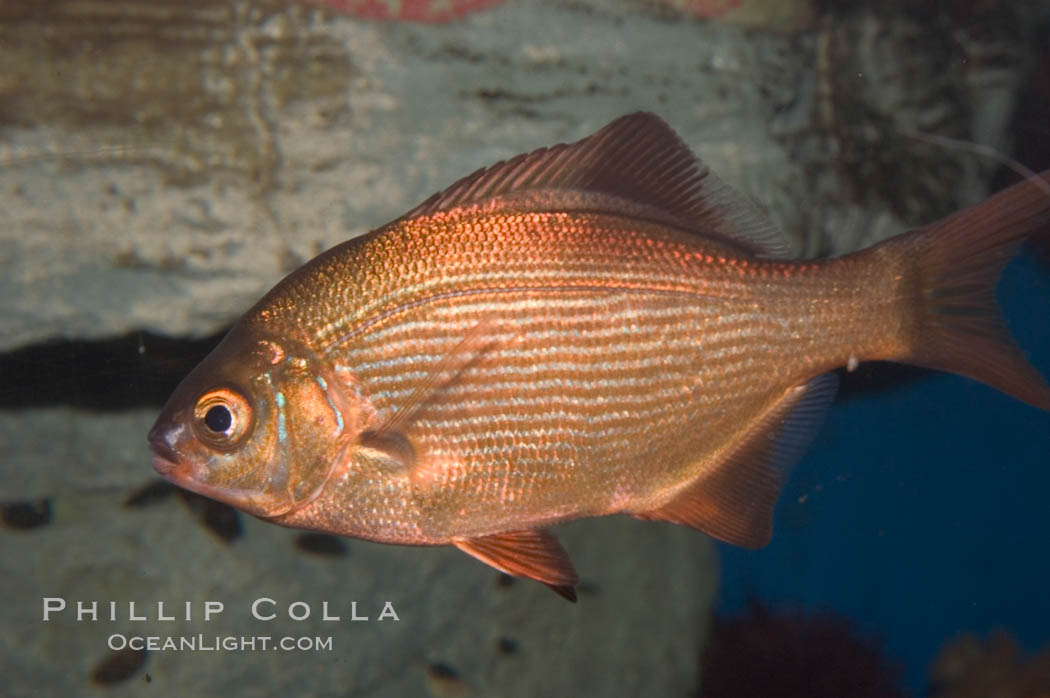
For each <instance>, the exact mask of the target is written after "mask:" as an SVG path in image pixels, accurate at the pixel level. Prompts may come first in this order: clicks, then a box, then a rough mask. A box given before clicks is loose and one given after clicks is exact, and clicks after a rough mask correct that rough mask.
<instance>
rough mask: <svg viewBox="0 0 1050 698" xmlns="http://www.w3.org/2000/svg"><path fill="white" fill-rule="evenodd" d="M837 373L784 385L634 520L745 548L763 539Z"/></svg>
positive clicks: (831, 394) (819, 421) (821, 417)
mask: <svg viewBox="0 0 1050 698" xmlns="http://www.w3.org/2000/svg"><path fill="white" fill-rule="evenodd" d="M837 389H838V376H836V375H835V374H834V373H825V374H824V375H822V376H819V377H817V378H814V379H813V380H811V381H810V382H809V383H806V384H805V385H800V386H797V387H794V388H792V389H790V390H788V391H787V392H786V393H785V394H784V396H783V397H782V398H781V399H780V400H779V401H778V402H777V403H776V404H775V405H774V406H773V407H772V408H771V409H770V410H768V411H767V412H766V414H765V415H764V416H763V417H762V419H761V420H760V421H759V422H758V423H757V424H756V425H755V426H754V427H753V428H752V429H751V431H750V433H748V434H747V436H746V437H745V438H744V439H743V440H742V441H741V443H740V444H739V445H738V446H737V447H736V448H734V449H733V450H732V451H731V452H730V453H728V454H727V455H726V457H725V459H724V460H723V461H722V462H721V463H719V464H718V465H717V467H715V468H713V469H712V470H711V471H710V472H707V473H704V474H703V475H701V476H700V477H699V478H697V480H696V481H694V482H692V483H691V484H690V485H689V486H688V487H686V489H685V490H683V491H682V492H680V493H679V494H678V496H676V497H675V498H674V499H672V500H671V501H670V502H668V503H667V504H665V505H664V506H662V507H660V508H659V509H655V510H653V511H646V512H638V513H635V514H634V515H635V516H636V517H637V518H639V519H649V520H654V519H655V520H660V521H670V522H672V523H677V524H682V525H685V526H691V527H693V528H695V529H698V530H700V531H703V532H704V533H706V534H708V535H709V536H713V537H715V538H717V539H718V540H721V541H725V542H726V543H732V544H733V545H740V546H743V547H746V548H759V547H762V546H763V545H765V544H766V543H768V542H769V538H770V535H771V534H772V527H773V509H774V507H775V506H776V503H777V497H778V496H779V495H780V490H781V488H782V487H783V485H784V479H785V477H786V475H787V472H788V469H789V468H790V467H791V466H792V465H794V464H795V462H796V461H797V460H798V459H799V458H801V457H802V453H803V451H805V450H806V448H807V447H808V446H809V443H810V441H812V440H813V436H814V435H815V434H816V433H817V430H818V429H819V428H820V425H821V424H823V423H824V415H825V413H826V412H827V408H828V405H830V404H831V401H832V400H833V399H834V398H835V392H836V391H837Z"/></svg>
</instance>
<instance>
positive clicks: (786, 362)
mask: <svg viewBox="0 0 1050 698" xmlns="http://www.w3.org/2000/svg"><path fill="white" fill-rule="evenodd" d="M1047 181H1050V171H1048V172H1044V173H1043V174H1041V175H1038V181H1021V182H1019V183H1017V184H1015V185H1013V186H1012V187H1010V188H1008V189H1006V190H1004V191H1002V192H1000V193H998V194H995V195H994V196H992V197H990V198H988V199H987V200H985V201H984V202H982V203H979V204H977V205H976V206H974V207H972V208H969V209H967V210H964V211H961V212H959V213H956V214H954V215H951V216H949V217H947V218H945V219H943V220H940V221H938V222H935V223H932V224H929V225H926V226H924V227H921V228H918V229H915V230H912V231H909V232H905V233H902V234H901V235H898V236H896V237H893V238H891V239H888V240H886V241H884V242H881V243H879V244H876V245H874V246H871V247H869V248H866V249H863V250H860V251H858V252H855V253H852V254H846V255H843V256H840V257H835V258H828V259H796V258H794V256H793V254H792V251H791V250H792V247H791V242H790V240H789V239H788V238H787V237H786V236H785V235H784V234H783V233H782V232H780V231H779V230H778V229H777V228H776V227H775V226H774V225H773V224H771V223H770V222H769V220H768V219H767V218H766V216H765V215H764V214H763V213H762V212H761V210H760V209H759V208H758V207H757V206H756V205H755V204H754V203H753V202H752V201H751V200H750V199H749V198H747V197H746V196H744V195H742V194H740V193H738V192H736V191H735V190H733V189H732V188H730V187H729V186H728V185H727V184H725V183H723V182H722V181H721V180H720V179H719V178H718V177H717V176H716V175H715V174H714V173H712V172H711V170H710V169H709V168H708V167H707V166H706V165H704V164H703V163H702V162H701V161H700V160H699V159H697V158H696V157H695V156H694V154H693V153H692V152H691V150H690V149H689V148H688V146H687V145H686V144H685V143H684V142H683V141H682V140H681V139H680V138H679V137H678V135H677V134H676V133H675V132H674V131H673V130H672V129H671V127H670V126H668V125H667V123H666V122H664V121H663V120H662V119H660V118H659V117H658V116H656V115H653V114H650V113H644V112H640V113H635V114H630V115H627V116H623V117H621V118H619V119H617V120H615V121H613V122H612V123H610V124H609V125H607V126H606V127H604V128H602V129H601V130H599V131H597V132H596V133H594V134H593V135H591V136H589V137H587V138H584V139H583V140H580V141H578V142H575V143H571V144H560V145H555V146H552V147H548V148H541V149H539V150H536V151H534V152H531V153H527V154H523V155H520V156H518V157H515V158H512V159H509V160H507V161H504V162H501V163H497V164H496V165H493V166H491V167H488V168H483V169H481V170H478V171H477V172H475V173H473V174H471V175H469V176H467V177H465V178H463V179H461V180H460V181H458V182H456V183H455V184H453V185H452V186H451V187H449V188H447V189H445V190H444V191H442V192H440V193H438V194H435V195H434V196H432V197H431V198H429V199H428V200H426V201H425V202H423V203H422V204H420V205H419V206H417V207H416V208H414V209H412V210H411V211H409V212H408V213H406V214H405V215H403V216H401V217H400V218H398V219H396V220H394V221H393V222H391V223H388V224H387V225H384V226H382V227H380V228H377V229H375V230H373V231H372V232H369V233H367V234H365V235H362V236H359V237H355V238H352V239H350V240H348V241H346V242H344V243H342V244H339V245H337V246H335V247H333V248H331V249H330V250H328V251H326V252H323V253H321V254H320V255H319V256H317V257H316V258H314V259H312V260H310V261H309V262H307V263H306V264H305V265H303V266H302V267H300V268H299V269H297V270H295V271H293V272H292V273H291V274H289V275H288V276H287V277H285V278H284V279H283V280H282V281H280V282H279V283H278V284H277V285H276V286H275V287H274V288H273V289H272V290H270V291H269V292H268V293H267V294H266V295H265V296H263V297H262V299H261V300H259V301H258V303H256V304H255V306H253V307H252V308H250V309H249V310H248V311H247V312H246V313H245V314H244V316H243V317H242V318H241V319H240V320H239V321H238V322H237V323H236V324H235V325H234V326H233V327H232V329H231V330H230V331H229V333H228V334H227V335H226V336H225V338H224V339H223V340H222V341H221V343H220V344H219V345H218V346H217V347H216V348H215V349H214V351H212V353H211V354H210V355H208V356H207V357H206V358H205V359H204V360H203V361H202V362H201V363H200V364H199V365H198V366H197V367H196V368H194V369H193V370H192V371H191V372H190V373H189V374H188V375H187V376H186V378H185V379H184V380H183V381H182V383H181V384H180V385H179V386H178V387H177V388H176V389H175V391H174V393H173V394H172V396H171V398H170V400H169V401H168V403H167V404H166V405H165V407H164V408H163V410H162V411H161V413H160V415H159V416H158V418H157V421H156V423H155V425H154V426H153V428H152V429H151V431H150V432H149V436H148V440H149V444H150V446H151V449H152V453H153V456H152V464H153V467H154V469H155V470H156V471H157V472H158V473H159V474H160V475H162V476H163V477H165V478H167V479H168V480H169V481H171V482H172V483H174V484H175V485H178V486H180V487H183V488H185V489H188V490H191V491H193V492H196V493H199V494H201V495H204V496H206V497H211V498H214V499H217V500H219V501H222V502H225V503H227V504H230V505H232V506H233V507H236V508H238V509H240V510H242V511H244V512H247V513H249V514H252V515H254V516H256V517H259V518H262V519H264V520H267V521H270V522H273V523H275V524H279V525H282V526H288V527H292V528H299V529H305V530H309V531H316V532H319V533H328V534H335V535H341V536H349V537H355V538H362V539H367V540H372V541H378V542H382V543H390V544H401V545H430V546H444V545H451V546H455V547H457V548H459V549H460V550H462V551H464V552H465V553H467V554H469V555H471V556H473V557H474V558H477V559H478V560H481V561H482V562H485V563H487V564H488V565H491V566H492V567H494V568H496V569H497V570H499V571H501V572H504V573H506V574H508V575H513V576H518V577H527V578H531V579H534V580H537V581H539V582H542V583H543V584H546V585H547V586H548V587H550V588H551V589H553V590H554V591H555V592H557V593H558V594H560V595H562V596H564V597H565V598H567V599H570V600H575V599H576V594H575V588H576V585H577V584H578V581H579V578H578V575H577V573H576V571H575V569H574V567H573V565H572V562H571V560H570V558H569V556H568V554H567V552H566V551H565V549H564V548H563V547H562V546H561V545H560V543H559V542H558V540H557V539H556V537H555V536H554V535H553V534H552V533H550V531H549V530H548V529H549V527H550V526H551V525H553V524H557V523H560V522H564V521H570V520H574V519H581V518H589V517H601V516H607V515H612V514H625V515H630V516H634V517H637V518H640V519H645V520H654V521H666V522H672V523H675V524H680V525H685V526H690V527H692V528H695V529H698V530H699V531H702V532H704V533H706V534H708V535H710V536H713V537H714V538H716V539H719V540H722V541H725V542H728V543H731V544H735V545H738V546H745V547H750V548H757V547H761V546H763V545H765V544H766V543H767V542H768V541H769V540H770V537H771V535H772V518H773V511H774V508H775V505H776V501H777V498H778V495H779V493H780V490H781V488H782V486H783V484H784V480H785V477H786V475H787V473H788V471H789V469H790V467H791V466H792V465H793V464H794V463H795V462H796V461H798V460H799V459H800V458H801V457H802V455H803V452H804V451H805V449H806V448H807V446H808V445H809V443H810V442H811V440H812V438H813V436H814V434H815V433H816V432H817V430H818V429H819V427H820V425H821V423H822V421H823V417H824V415H825V413H826V411H827V408H828V406H829V404H830V403H831V402H832V400H833V399H834V396H835V393H836V388H837V373H836V370H837V369H839V368H841V367H847V368H850V369H852V368H855V367H856V366H857V365H858V363H860V362H865V361H893V362H900V363H906V364H914V365H918V366H923V367H928V368H933V369H938V370H943V371H950V372H954V373H957V374H960V375H962V376H966V377H968V378H971V379H974V380H977V381H981V382H983V383H986V384H987V385H989V386H991V387H994V388H996V389H998V390H1000V391H1002V392H1004V393H1006V394H1008V395H1011V396H1013V397H1015V398H1017V399H1019V400H1022V401H1024V402H1026V403H1028V404H1030V405H1032V406H1034V407H1036V408H1038V409H1042V410H1050V386H1048V385H1047V382H1046V380H1045V379H1044V378H1043V376H1042V375H1040V373H1039V372H1038V371H1037V370H1036V369H1035V368H1034V367H1033V366H1032V365H1031V364H1030V363H1029V362H1028V360H1027V359H1026V358H1025V356H1024V354H1023V353H1022V351H1021V349H1020V348H1019V347H1017V345H1016V344H1015V343H1014V341H1013V339H1012V338H1011V336H1010V335H1009V333H1008V330H1007V329H1006V326H1005V324H1004V322H1003V319H1002V317H1001V314H1000V312H999V310H998V307H997V304H996V299H995V287H996V285H997V283H998V280H999V277H1000V275H1001V273H1002V271H1003V269H1004V267H1005V266H1006V264H1007V262H1008V261H1009V259H1010V258H1011V257H1012V256H1013V255H1014V254H1015V253H1016V252H1017V250H1018V248H1019V246H1020V245H1021V244H1022V243H1023V242H1024V241H1025V239H1026V238H1029V237H1032V236H1035V235H1037V234H1040V233H1041V232H1042V231H1043V230H1045V229H1046V228H1047V227H1048V226H1050V197H1048V196H1047V195H1046V193H1045V192H1044V188H1045V186H1046V182H1047Z"/></svg>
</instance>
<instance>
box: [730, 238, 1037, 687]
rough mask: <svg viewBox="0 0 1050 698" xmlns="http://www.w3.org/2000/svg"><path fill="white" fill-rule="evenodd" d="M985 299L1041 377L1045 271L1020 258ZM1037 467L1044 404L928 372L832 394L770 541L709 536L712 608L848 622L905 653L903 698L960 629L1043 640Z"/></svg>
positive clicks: (894, 652) (920, 683)
mask: <svg viewBox="0 0 1050 698" xmlns="http://www.w3.org/2000/svg"><path fill="white" fill-rule="evenodd" d="M999 297H1000V301H1001V303H1002V304H1003V306H1004V312H1005V313H1006V316H1007V321H1008V324H1009V326H1010V329H1011V331H1012V332H1013V334H1014V336H1015V337H1016V338H1017V340H1018V343H1019V344H1020V345H1021V347H1022V348H1023V349H1024V350H1025V352H1026V353H1027V354H1028V356H1029V358H1030V359H1031V361H1032V362H1033V363H1034V364H1035V365H1036V367H1037V368H1038V369H1039V370H1040V372H1041V373H1042V374H1043V375H1044V376H1046V375H1050V269H1048V268H1046V267H1045V266H1041V265H1040V264H1039V263H1037V262H1036V261H1035V260H1034V258H1033V257H1032V256H1031V255H1022V256H1021V257H1020V258H1019V259H1017V260H1015V261H1014V262H1012V263H1011V264H1010V266H1009V267H1008V268H1007V270H1006V272H1005V275H1004V278H1003V281H1002V283H1001V284H1000V286H999ZM884 375H885V376H886V377H891V374H890V372H889V371H887V372H886V373H885V374H884ZM873 378H874V380H876V381H877V380H878V378H879V373H875V374H874V376H873ZM1048 465H1050V414H1047V413H1045V412H1042V411H1040V410H1037V409H1035V408H1033V407H1030V406H1028V405H1026V404H1024V403H1021V402H1018V401H1016V400H1013V399H1012V398H1009V397H1007V396H1005V395H1003V394H1001V393H998V392H997V391H994V390H992V389H990V388H987V387H985V386H983V385H981V384H979V383H976V382H974V381H971V380H968V379H964V378H960V377H958V376H953V375H949V374H936V373H932V372H931V373H930V374H929V375H923V376H921V377H919V378H918V379H916V380H913V381H909V382H907V383H904V384H903V385H901V386H900V387H899V388H896V389H893V390H888V391H879V392H871V393H865V394H861V395H859V396H856V397H851V398H849V399H845V400H839V401H836V403H835V404H834V405H833V406H832V409H831V410H830V414H829V417H828V420H827V424H826V425H825V427H824V428H823V429H822V431H821V432H820V433H819V435H818V436H817V438H816V440H815V442H814V444H813V446H812V447H811V449H810V450H809V452H808V453H807V454H806V456H805V457H804V458H803V460H802V462H801V463H800V464H799V465H797V466H796V467H795V469H794V471H793V473H792V475H791V477H790V479H789V481H788V483H787V486H786V488H785V490H784V493H783V495H782V496H781V499H780V501H779V504H778V507H777V512H776V518H775V524H774V533H773V541H772V542H771V543H770V545H769V546H768V547H766V548H763V549H762V550H758V551H751V550H741V549H738V548H733V547H731V546H728V545H721V544H720V552H721V554H722V560H723V565H724V573H723V579H722V587H721V590H720V597H719V600H718V610H719V612H733V611H738V610H740V609H742V608H743V607H744V606H745V604H746V602H747V601H748V599H749V598H751V597H757V598H759V599H761V600H763V601H765V602H767V603H768V604H770V605H787V606H794V607H801V608H803V609H806V610H831V611H834V612H837V613H839V614H842V615H845V616H848V617H849V618H851V619H852V620H854V621H855V622H856V624H857V625H858V626H859V629H860V630H861V631H862V632H863V633H865V634H866V635H867V636H869V637H871V638H874V639H876V640H877V641H880V640H881V641H882V643H883V647H884V649H885V650H886V651H887V653H888V654H890V655H891V656H893V657H895V658H897V659H900V660H903V661H904V662H905V665H906V668H907V679H908V687H909V688H910V689H911V690H912V691H913V692H914V693H915V694H917V695H922V694H923V692H924V690H925V686H926V671H927V668H928V665H929V663H930V662H931V661H932V660H933V659H934V657H935V655H936V653H937V651H938V649H939V648H940V646H941V645H943V644H944V643H945V642H946V641H948V640H950V639H951V638H952V637H954V636H956V635H958V634H960V633H962V632H964V631H973V632H976V633H978V634H980V635H981V636H986V635H987V634H988V632H989V631H991V630H993V629H996V628H1005V629H1006V630H1008V631H1009V632H1010V633H1012V634H1013V635H1014V636H1015V637H1016V638H1017V639H1018V640H1019V641H1020V642H1021V644H1022V645H1023V646H1024V647H1025V648H1027V649H1029V650H1036V649H1038V648H1040V647H1044V646H1047V645H1050V584H1048V580H1050V553H1048V547H1050V546H1048V545H1047V540H1046V539H1047V535H1048V534H1050V518H1048V516H1047V502H1046V500H1047V496H1048V493H1050V468H1048Z"/></svg>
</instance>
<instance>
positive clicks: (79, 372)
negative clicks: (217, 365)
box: [0, 330, 226, 410]
mask: <svg viewBox="0 0 1050 698" xmlns="http://www.w3.org/2000/svg"><path fill="white" fill-rule="evenodd" d="M225 333H226V332H225V330H224V331H223V332H221V333H219V334H215V335H212V336H210V337H205V338H203V339H172V338H168V337H160V336H157V335H153V334H149V333H147V332H134V333H131V334H127V335H124V336H122V337H116V338H113V339H105V340H99V341H94V342H92V341H52V342H46V343H42V344H34V345H31V346H27V347H23V348H21V349H17V350H15V351H13V352H9V353H7V354H2V355H0V375H2V376H4V381H3V386H2V387H0V409H18V408H27V407H46V406H54V405H68V406H71V407H80V408H85V409H94V410H125V409H132V408H136V407H160V406H161V405H163V404H164V402H165V401H167V399H168V397H169V396H170V395H171V392H172V391H173V390H174V389H175V386H176V385H178V383H179V381H181V380H182V379H183V378H184V377H185V376H186V374H187V373H189V372H190V370H191V369H193V367H194V366H196V365H197V364H198V363H200V361H201V359H203V358H204V357H205V356H207V354H208V352H210V351H211V350H212V349H213V348H214V347H215V345H216V344H218V343H219V340H220V339H222V337H223V335H225Z"/></svg>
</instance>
